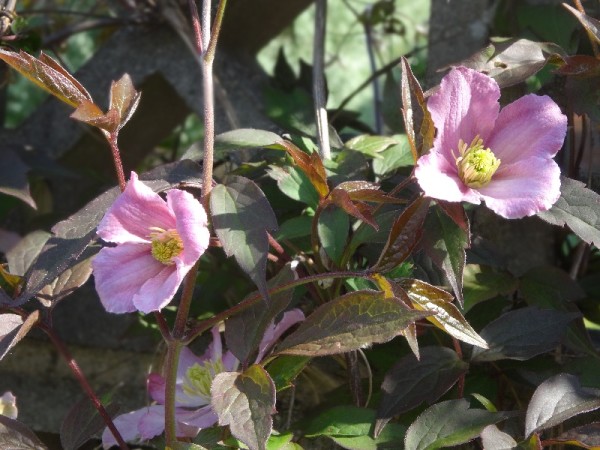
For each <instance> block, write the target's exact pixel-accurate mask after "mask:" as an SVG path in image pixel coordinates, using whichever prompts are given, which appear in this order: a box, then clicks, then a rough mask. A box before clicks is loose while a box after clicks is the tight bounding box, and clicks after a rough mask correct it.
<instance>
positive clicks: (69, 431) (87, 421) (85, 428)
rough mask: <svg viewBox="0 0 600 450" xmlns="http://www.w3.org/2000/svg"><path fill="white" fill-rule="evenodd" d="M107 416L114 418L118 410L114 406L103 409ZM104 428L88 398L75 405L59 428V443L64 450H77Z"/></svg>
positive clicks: (110, 405) (104, 425)
mask: <svg viewBox="0 0 600 450" xmlns="http://www.w3.org/2000/svg"><path fill="white" fill-rule="evenodd" d="M105 409H106V412H107V413H108V415H109V416H111V417H114V416H115V415H116V414H117V413H118V410H119V407H118V406H117V405H116V404H114V403H113V404H109V405H107V406H106V407H105ZM104 428H106V424H105V423H104V420H103V419H102V417H101V416H100V414H99V413H98V410H97V409H96V408H95V407H94V405H93V404H92V402H91V401H90V399H89V398H88V397H83V398H81V399H80V400H79V401H78V402H77V403H75V404H74V405H73V406H72V407H71V409H69V412H67V415H66V416H65V418H64V419H63V422H62V424H61V426H60V443H61V444H62V446H63V449H64V450H77V449H78V448H80V447H81V446H82V445H83V444H85V443H86V442H87V441H89V440H90V439H92V438H93V437H96V435H97V434H98V433H100V432H101V431H102V430H104Z"/></svg>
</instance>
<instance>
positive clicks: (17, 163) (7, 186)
mask: <svg viewBox="0 0 600 450" xmlns="http://www.w3.org/2000/svg"><path fill="white" fill-rule="evenodd" d="M28 172H29V166H28V165H27V164H25V163H24V162H23V161H21V158H19V156H18V155H17V154H16V153H15V152H14V151H12V150H11V149H10V148H4V149H2V164H0V192H2V193H4V194H6V195H10V196H12V197H16V198H18V199H19V200H21V201H23V202H25V203H26V204H28V205H29V206H31V207H32V208H33V209H36V205H35V200H34V199H33V198H32V197H31V192H30V191H29V180H27V173H28Z"/></svg>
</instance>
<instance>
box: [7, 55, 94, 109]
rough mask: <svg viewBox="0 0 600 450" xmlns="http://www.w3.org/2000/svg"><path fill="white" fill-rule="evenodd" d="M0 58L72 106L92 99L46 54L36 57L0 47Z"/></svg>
mask: <svg viewBox="0 0 600 450" xmlns="http://www.w3.org/2000/svg"><path fill="white" fill-rule="evenodd" d="M0 59H2V60H3V61H4V62H6V63H7V64H8V65H9V66H11V67H12V68H13V69H15V70H16V71H18V72H19V73H20V74H22V75H23V76H25V77H26V78H27V79H29V80H31V81H32V82H33V83H35V84H37V85H38V86H40V87H41V88H43V89H45V90H46V91H48V92H50V93H51V94H52V95H54V96H55V97H57V98H58V99H59V100H61V101H63V102H65V103H67V104H69V105H71V106H72V107H74V108H76V107H77V106H79V105H80V104H81V103H82V102H84V101H90V102H91V101H92V97H91V96H90V94H89V93H88V92H87V91H86V90H85V89H83V87H82V86H81V84H79V83H78V82H77V81H76V80H75V79H74V78H73V77H72V76H71V75H70V74H69V73H68V72H67V71H66V70H64V69H63V68H62V67H60V65H59V64H58V63H57V62H56V61H54V60H53V59H52V58H50V57H49V56H48V55H43V56H42V57H41V58H40V59H37V58H34V57H33V56H31V55H29V54H27V53H25V52H23V51H20V52H19V53H15V52H11V51H8V50H4V49H0Z"/></svg>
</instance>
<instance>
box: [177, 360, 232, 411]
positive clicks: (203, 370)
mask: <svg viewBox="0 0 600 450" xmlns="http://www.w3.org/2000/svg"><path fill="white" fill-rule="evenodd" d="M221 372H225V366H223V361H221V359H219V360H218V361H210V360H209V361H205V362H204V363H203V364H198V363H195V364H194V365H193V366H190V367H189V368H188V369H187V371H186V372H185V376H184V378H183V384H182V386H181V387H182V389H183V392H184V393H185V394H186V395H189V396H190V397H200V398H202V399H204V400H206V402H207V403H209V402H210V386H211V384H212V380H213V378H214V377H215V376H216V375H217V374H219V373H221Z"/></svg>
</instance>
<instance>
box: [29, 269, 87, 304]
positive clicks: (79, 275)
mask: <svg viewBox="0 0 600 450" xmlns="http://www.w3.org/2000/svg"><path fill="white" fill-rule="evenodd" d="M91 274H92V258H87V259H84V260H83V261H81V262H79V263H77V264H75V265H74V266H73V267H69V268H68V269H66V270H65V271H64V272H62V273H61V274H60V275H59V276H58V277H56V278H55V279H54V280H53V281H52V282H51V283H49V284H47V285H46V286H44V287H43V288H42V289H41V290H40V291H39V292H38V293H37V295H36V297H38V299H40V300H42V301H43V302H46V303H45V304H46V305H50V304H52V303H56V302H57V301H59V300H61V299H63V298H65V297H66V296H68V295H70V294H72V293H73V292H74V291H75V290H76V289H77V288H79V287H81V286H83V284H84V283H85V282H86V281H87V280H88V278H89V277H90V275H91Z"/></svg>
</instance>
